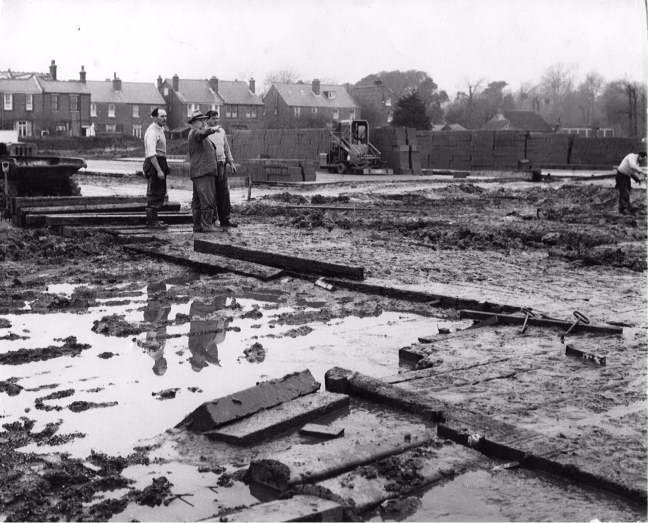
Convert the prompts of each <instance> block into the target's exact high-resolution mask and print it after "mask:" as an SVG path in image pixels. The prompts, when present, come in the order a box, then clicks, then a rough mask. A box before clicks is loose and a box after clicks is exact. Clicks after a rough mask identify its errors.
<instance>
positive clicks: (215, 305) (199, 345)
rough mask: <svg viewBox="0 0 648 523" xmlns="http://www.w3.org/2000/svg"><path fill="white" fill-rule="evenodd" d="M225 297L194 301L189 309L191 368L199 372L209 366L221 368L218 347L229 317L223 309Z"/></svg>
mask: <svg viewBox="0 0 648 523" xmlns="http://www.w3.org/2000/svg"><path fill="white" fill-rule="evenodd" d="M226 305H227V297H226V296H217V297H216V298H214V299H213V300H212V301H200V300H194V301H193V302H192V303H191V307H190V308H189V315H190V316H191V324H190V326H189V351H191V357H190V358H189V363H190V364H191V368H192V369H193V370H194V371H196V372H200V371H201V370H203V369H204V368H205V367H207V366H209V365H210V364H211V365H217V366H218V367H220V366H221V364H220V360H219V359H218V345H219V344H221V343H223V341H225V334H226V333H227V327H228V326H229V323H230V321H231V317H229V316H227V314H226V313H225V311H224V309H225V307H226Z"/></svg>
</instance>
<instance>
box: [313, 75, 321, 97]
mask: <svg viewBox="0 0 648 523" xmlns="http://www.w3.org/2000/svg"><path fill="white" fill-rule="evenodd" d="M313 94H316V95H318V96H319V94H320V81H319V80H318V79H317V78H315V80H313Z"/></svg>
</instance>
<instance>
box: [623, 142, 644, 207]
mask: <svg viewBox="0 0 648 523" xmlns="http://www.w3.org/2000/svg"><path fill="white" fill-rule="evenodd" d="M645 161H646V152H645V151H643V152H640V153H630V154H628V155H627V156H626V157H625V158H624V159H623V161H622V162H621V163H620V164H619V167H617V172H616V188H617V189H618V191H619V212H620V213H621V214H628V213H630V214H634V213H635V212H636V209H635V208H634V207H633V206H632V204H631V203H630V190H631V188H632V187H631V181H630V180H631V179H632V180H634V181H635V182H637V183H641V180H642V179H643V177H644V173H643V170H642V169H641V167H640V166H639V164H640V163H643V162H645Z"/></svg>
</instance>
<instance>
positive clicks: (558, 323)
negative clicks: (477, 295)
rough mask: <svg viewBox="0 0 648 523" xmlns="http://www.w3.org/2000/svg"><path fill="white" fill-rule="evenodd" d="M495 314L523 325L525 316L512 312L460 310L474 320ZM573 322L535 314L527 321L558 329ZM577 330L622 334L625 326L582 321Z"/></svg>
mask: <svg viewBox="0 0 648 523" xmlns="http://www.w3.org/2000/svg"><path fill="white" fill-rule="evenodd" d="M493 316H496V317H497V320H498V321H499V322H500V323H505V324H509V325H522V324H523V323H524V316H515V315H512V314H498V313H495V312H492V313H491V312H482V311H473V310H465V309H464V310H460V311H459V317H460V318H469V319H473V320H483V319H487V318H491V317H493ZM572 323H573V322H571V321H563V320H555V319H550V318H538V317H533V316H531V317H530V318H529V320H528V322H527V324H528V325H535V326H538V327H556V328H558V329H564V330H567V329H568V328H569V327H571V325H572ZM577 331H587V332H596V333H600V334H622V333H623V328H621V327H615V326H612V325H592V324H591V323H590V324H587V325H586V324H584V323H580V324H578V325H577V326H576V327H574V329H573V330H572V333H573V332H577Z"/></svg>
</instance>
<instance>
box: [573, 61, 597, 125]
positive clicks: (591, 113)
mask: <svg viewBox="0 0 648 523" xmlns="http://www.w3.org/2000/svg"><path fill="white" fill-rule="evenodd" d="M603 82H604V80H603V77H602V76H601V75H600V74H598V73H597V72H595V71H592V72H590V73H588V74H587V76H586V77H585V80H583V81H582V82H581V83H580V85H579V86H578V89H577V102H576V103H577V104H578V109H579V110H580V116H581V120H582V122H583V124H585V125H593V124H594V120H595V119H596V117H597V115H596V102H597V100H598V99H599V97H600V95H601V93H602V91H603Z"/></svg>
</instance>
